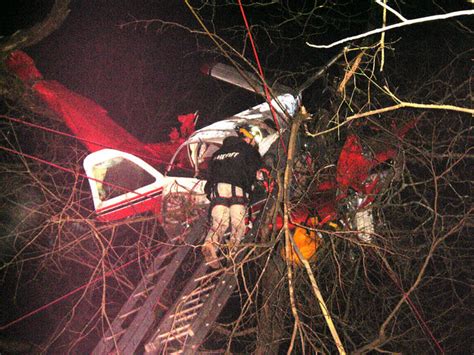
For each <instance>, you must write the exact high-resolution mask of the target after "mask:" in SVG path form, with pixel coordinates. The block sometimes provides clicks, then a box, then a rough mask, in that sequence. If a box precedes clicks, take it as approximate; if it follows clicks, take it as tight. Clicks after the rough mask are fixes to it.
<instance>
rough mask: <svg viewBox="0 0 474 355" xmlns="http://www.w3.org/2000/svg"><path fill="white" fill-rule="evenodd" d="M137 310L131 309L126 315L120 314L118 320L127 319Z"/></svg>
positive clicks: (137, 309)
mask: <svg viewBox="0 0 474 355" xmlns="http://www.w3.org/2000/svg"><path fill="white" fill-rule="evenodd" d="M139 310H140V307H138V308H135V309H132V310H131V311H129V312H127V313H124V314H121V315H120V316H119V318H120V319H124V318H127V317H128V316H129V315H131V314H134V313H137V312H138V311H139Z"/></svg>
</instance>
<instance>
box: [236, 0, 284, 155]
mask: <svg viewBox="0 0 474 355" xmlns="http://www.w3.org/2000/svg"><path fill="white" fill-rule="evenodd" d="M239 7H240V12H241V13H242V18H243V20H244V23H245V28H246V29H247V33H248V35H249V39H250V44H251V45H252V50H253V56H254V57H255V61H256V62H257V68H258V71H259V73H260V76H261V77H262V79H263V89H264V91H265V96H266V100H267V102H268V105H269V106H270V111H271V113H272V116H273V121H274V122H275V125H276V127H277V129H278V131H280V125H279V124H278V119H277V115H276V112H275V108H274V107H273V105H272V98H271V96H270V91H269V90H268V86H267V84H266V81H265V76H264V74H263V69H262V66H261V64H260V59H259V57H258V53H257V48H256V46H255V42H254V40H253V36H252V32H251V31H250V26H249V23H248V21H247V16H246V15H245V11H244V8H243V6H242V1H241V0H239ZM280 142H281V144H282V146H283V149H284V150H285V153H286V146H285V143H284V142H283V139H282V137H281V135H280Z"/></svg>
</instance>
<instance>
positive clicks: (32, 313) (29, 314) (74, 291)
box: [0, 246, 159, 330]
mask: <svg viewBox="0 0 474 355" xmlns="http://www.w3.org/2000/svg"><path fill="white" fill-rule="evenodd" d="M158 247H159V246H157V247H156V249H157V248H158ZM156 249H155V250H153V251H146V252H145V253H144V254H143V255H142V256H139V257H137V258H135V259H133V260H130V261H129V262H127V263H125V264H123V265H120V266H119V267H117V268H115V269H112V270H110V271H108V272H106V273H105V275H101V276H98V277H96V278H95V279H93V280H92V281H89V282H87V283H85V284H84V285H82V286H79V287H78V288H76V289H74V290H72V291H70V292H68V293H66V294H64V295H62V296H61V297H58V298H56V299H55V300H53V301H51V302H49V303H47V304H45V305H43V306H41V307H38V308H37V309H35V310H33V311H31V312H29V313H26V314H25V315H23V316H21V317H19V318H17V319H15V320H13V321H11V322H9V323H7V324H5V325H2V326H0V330H5V329H7V328H10V327H11V326H13V325H15V324H17V323H19V322H21V321H23V320H25V319H27V318H30V317H32V316H34V315H35V314H38V313H40V312H41V311H44V310H45V309H48V308H49V307H51V306H53V305H55V304H57V303H59V302H61V301H63V300H65V299H66V298H68V297H70V296H72V295H74V294H76V293H77V292H79V291H80V290H82V289H84V288H87V287H89V286H91V285H93V284H95V283H96V282H97V281H99V280H103V279H104V278H106V277H109V276H110V275H112V274H115V273H116V272H118V271H120V270H122V269H124V268H126V267H128V266H129V265H131V264H133V263H135V262H137V261H139V260H140V259H141V258H143V257H146V256H148V255H150V254H152V252H155V251H156Z"/></svg>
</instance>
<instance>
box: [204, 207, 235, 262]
mask: <svg viewBox="0 0 474 355" xmlns="http://www.w3.org/2000/svg"><path fill="white" fill-rule="evenodd" d="M211 218H212V224H211V228H210V229H209V232H208V233H207V236H206V240H205V242H204V245H203V246H202V253H203V254H204V257H205V259H206V261H207V262H208V263H209V266H211V267H214V268H217V267H219V266H220V265H219V262H218V261H217V246H218V245H219V243H220V242H221V241H222V238H223V236H224V233H225V231H226V230H227V228H228V227H229V208H228V207H227V206H223V205H216V206H214V208H213V209H212V211H211Z"/></svg>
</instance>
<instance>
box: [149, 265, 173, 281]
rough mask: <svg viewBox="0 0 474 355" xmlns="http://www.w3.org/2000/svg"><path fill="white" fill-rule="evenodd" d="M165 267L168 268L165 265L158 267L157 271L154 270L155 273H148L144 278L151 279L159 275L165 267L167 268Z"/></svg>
mask: <svg viewBox="0 0 474 355" xmlns="http://www.w3.org/2000/svg"><path fill="white" fill-rule="evenodd" d="M167 266H168V265H165V266H163V267H160V268H159V269H158V270H155V271H153V272H150V273H148V274H146V275H145V277H146V278H147V279H151V278H152V277H155V276H156V275H158V274H159V273H160V272H162V271H163V270H166V267H167Z"/></svg>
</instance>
